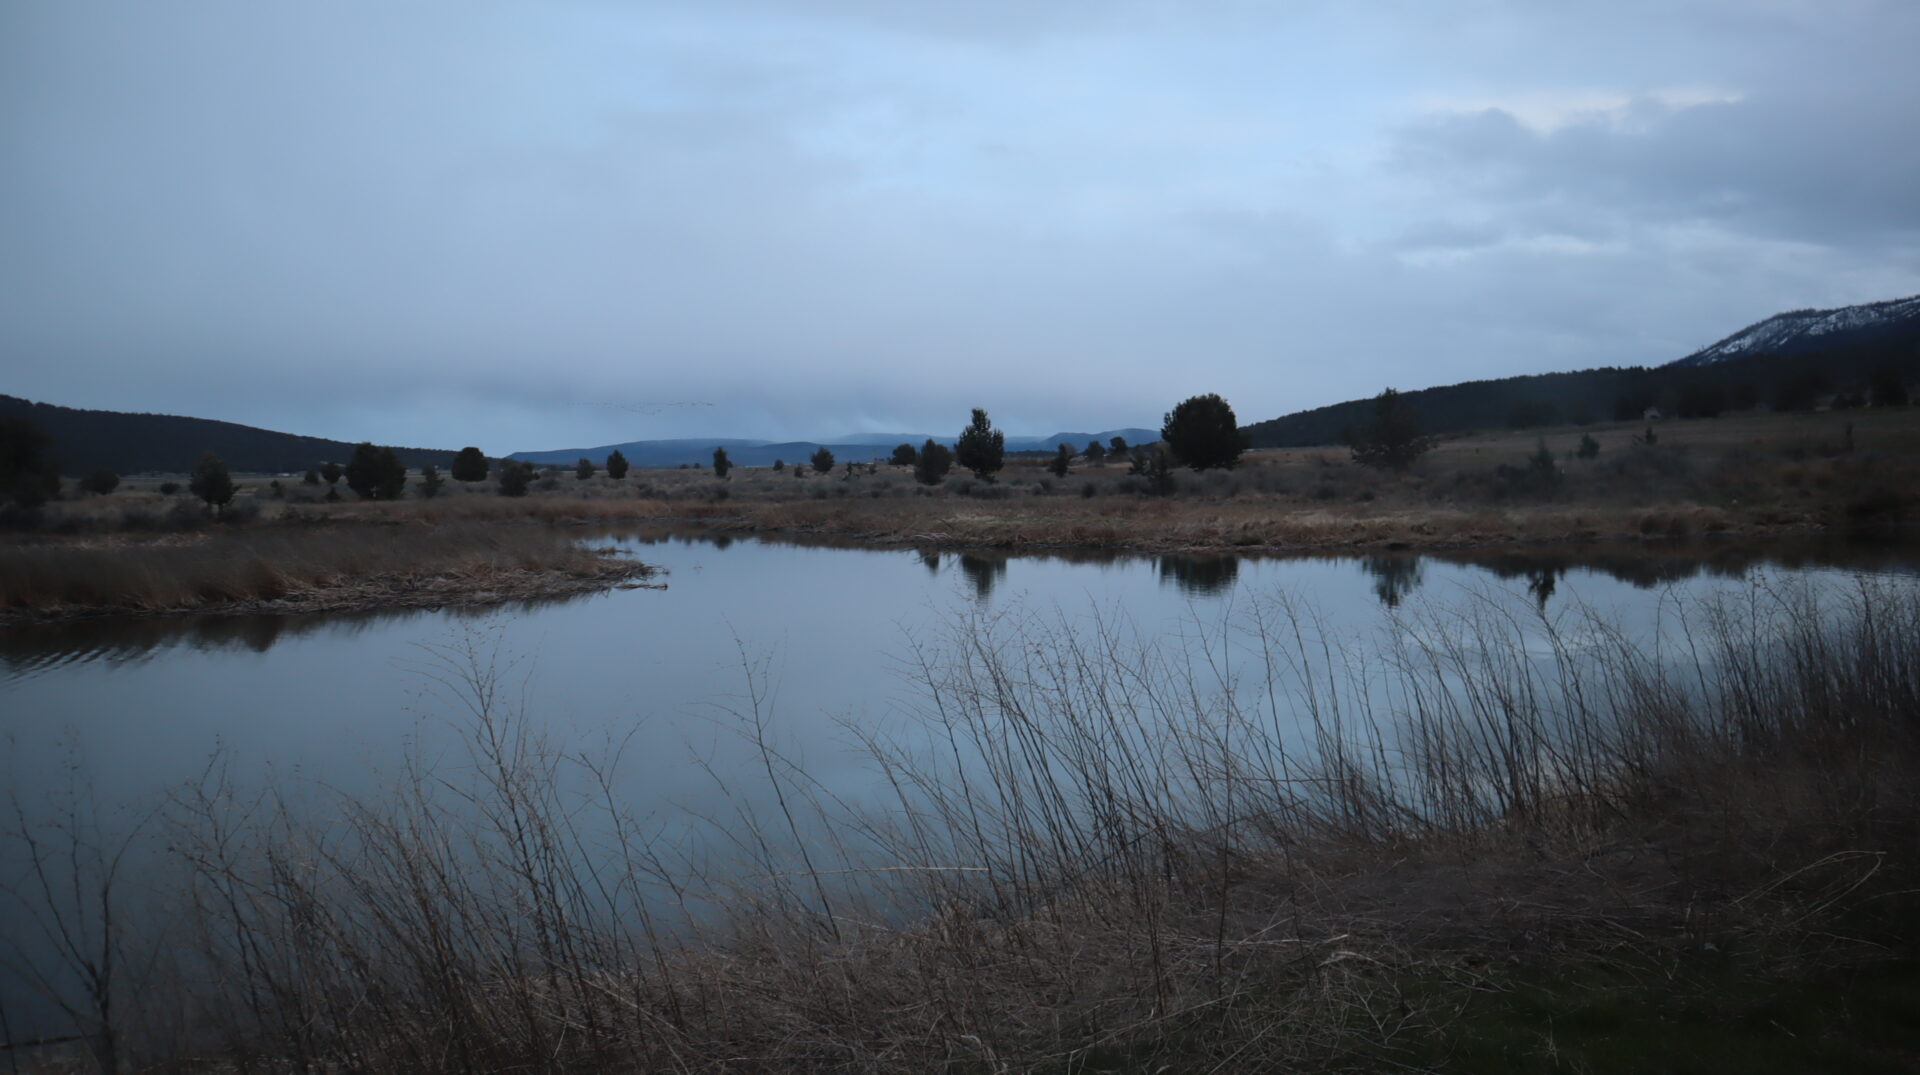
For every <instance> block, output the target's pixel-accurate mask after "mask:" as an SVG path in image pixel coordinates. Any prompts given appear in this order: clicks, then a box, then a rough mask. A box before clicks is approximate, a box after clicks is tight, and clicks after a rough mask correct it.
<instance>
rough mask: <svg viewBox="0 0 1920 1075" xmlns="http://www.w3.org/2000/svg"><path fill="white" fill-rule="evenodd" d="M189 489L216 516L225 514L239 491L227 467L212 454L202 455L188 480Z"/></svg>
mask: <svg viewBox="0 0 1920 1075" xmlns="http://www.w3.org/2000/svg"><path fill="white" fill-rule="evenodd" d="M187 488H188V489H190V490H192V492H193V495H194V496H197V497H199V498H200V499H201V500H204V501H206V502H207V507H209V508H211V509H212V510H213V513H214V514H215V515H221V514H224V513H225V512H226V508H227V505H228V504H229V503H230V502H232V500H233V494H234V493H236V492H238V491H239V488H238V487H237V486H235V485H234V484H233V478H232V476H231V475H229V474H228V473H227V465H226V464H225V463H223V462H221V461H220V457H219V456H217V455H215V454H213V453H212V452H208V453H206V454H205V455H202V456H201V457H200V461H199V462H198V463H195V464H194V465H193V476H192V477H191V478H189V479H188V480H187Z"/></svg>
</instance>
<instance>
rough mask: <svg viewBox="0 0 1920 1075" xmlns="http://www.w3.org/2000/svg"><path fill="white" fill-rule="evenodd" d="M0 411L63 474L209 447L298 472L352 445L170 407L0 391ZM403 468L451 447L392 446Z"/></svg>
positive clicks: (236, 466) (179, 468)
mask: <svg viewBox="0 0 1920 1075" xmlns="http://www.w3.org/2000/svg"><path fill="white" fill-rule="evenodd" d="M0 418H24V419H26V420H27V421H29V422H32V423H33V424H34V425H36V426H38V427H40V429H41V431H42V432H44V433H46V434H47V436H49V437H51V438H53V457H54V458H55V459H57V460H58V461H59V463H60V470H61V473H63V474H68V475H80V474H85V473H88V472H89V471H93V470H96V469H99V468H101V467H105V468H106V469H108V470H111V471H113V472H114V473H116V474H142V473H153V474H184V473H186V472H188V471H191V470H192V469H193V465H194V464H195V463H197V462H199V460H200V456H201V454H202V453H205V452H212V453H213V454H215V455H217V456H219V457H220V458H221V459H222V460H223V461H225V462H226V464H227V467H228V468H229V469H230V470H233V471H235V472H236V473H249V474H262V473H264V474H300V473H304V472H305V471H306V470H307V469H308V468H309V467H318V466H319V465H320V464H322V463H325V462H329V461H331V462H336V463H345V462H346V461H347V459H348V457H350V456H351V455H353V445H352V444H349V443H348V442H346V441H340V440H328V439H326V438H324V437H303V436H300V435H299V434H296V433H277V432H275V431H273V430H271V429H260V428H258V427H255V426H243V425H241V424H239V423H238V422H222V421H218V420H216V419H212V418H187V417H183V416H181V415H175V414H135V413H129V412H126V411H90V410H80V409H78V408H74V407H61V406H57V405H55V404H52V403H35V402H33V401H32V400H26V399H20V398H19V397H17V396H7V395H0ZM395 452H396V453H397V454H398V455H399V456H400V462H401V463H403V464H405V465H406V466H408V467H410V468H417V467H420V466H421V465H423V464H426V463H432V464H434V465H435V466H437V467H440V468H441V469H442V470H445V469H446V468H447V467H449V466H451V465H452V463H453V454H454V453H453V452H452V451H451V450H446V451H442V450H439V449H434V448H396V449H395Z"/></svg>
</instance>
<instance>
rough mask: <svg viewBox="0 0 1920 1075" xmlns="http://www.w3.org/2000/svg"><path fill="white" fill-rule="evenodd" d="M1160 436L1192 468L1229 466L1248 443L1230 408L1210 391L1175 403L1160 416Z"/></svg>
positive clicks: (1203, 468) (1236, 460)
mask: <svg viewBox="0 0 1920 1075" xmlns="http://www.w3.org/2000/svg"><path fill="white" fill-rule="evenodd" d="M1160 439H1161V440H1163V441H1166V442H1167V447H1168V448H1170V449H1172V451H1173V454H1174V455H1176V456H1178V457H1179V458H1180V461H1181V462H1183V463H1185V464H1186V465H1187V466H1189V467H1192V468H1193V469H1195V470H1211V469H1213V468H1215V467H1220V468H1229V467H1232V466H1233V465H1234V464H1235V463H1238V462H1239V461H1240V453H1241V452H1243V451H1245V450H1246V447H1247V441H1246V438H1245V437H1243V436H1241V434H1240V423H1239V421H1238V420H1237V419H1235V418H1234V415H1233V408H1232V407H1230V406H1228V405H1227V401H1226V400H1224V399H1222V398H1220V397H1219V396H1218V395H1216V394H1214V393H1211V392H1209V393H1208V394H1206V395H1204V396H1193V397H1190V398H1188V399H1184V400H1181V401H1180V402H1179V403H1177V404H1175V405H1174V408H1173V409H1172V410H1170V411H1168V412H1167V413H1166V416H1165V417H1164V418H1163V419H1162V420H1161V425H1160Z"/></svg>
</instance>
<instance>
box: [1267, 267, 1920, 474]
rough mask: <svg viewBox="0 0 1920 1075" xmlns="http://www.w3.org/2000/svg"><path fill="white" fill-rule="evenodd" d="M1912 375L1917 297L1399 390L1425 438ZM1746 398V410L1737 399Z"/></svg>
mask: <svg viewBox="0 0 1920 1075" xmlns="http://www.w3.org/2000/svg"><path fill="white" fill-rule="evenodd" d="M1882 369H1891V370H1893V371H1895V372H1896V373H1897V374H1898V375H1899V376H1900V377H1902V378H1903V379H1905V380H1907V381H1908V382H1912V381H1913V380H1914V378H1915V377H1916V375H1920V296H1913V297H1910V298H1904V299H1890V300H1887V301H1884V302H1868V303H1861V304H1859V305H1855V306H1843V307H1840V308H1838V309H1832V310H1793V311H1789V312H1787V313H1783V314H1776V315H1774V316H1773V317H1769V318H1767V319H1765V320H1763V321H1759V322H1756V323H1755V324H1752V325H1749V326H1747V327H1746V328H1744V329H1742V330H1740V331H1739V332H1736V333H1734V334H1733V335H1731V336H1728V337H1727V338H1725V339H1723V340H1721V341H1720V342H1718V343H1716V344H1714V345H1712V346H1711V347H1704V348H1702V349H1700V350H1698V351H1695V352H1694V353H1693V354H1690V355H1688V356H1686V357H1685V358H1680V359H1675V360H1674V361H1672V362H1668V363H1665V364H1664V365H1659V366H1654V367H1651V368H1649V367H1645V366H1624V367H1613V366H1607V367H1601V368H1599V369H1590V370H1573V371H1570V372H1565V373H1532V374H1520V375H1516V376H1513V377H1500V378H1494V379H1489V380H1484V381H1465V382H1461V383H1459V384H1450V385H1436V386H1434V387H1431V388H1420V389H1413V390H1409V391H1405V392H1402V393H1401V396H1402V398H1403V399H1404V400H1405V401H1406V402H1407V403H1408V404H1409V405H1411V406H1412V407H1413V409H1414V410H1415V411H1416V412H1417V413H1418V414H1419V415H1420V420H1421V423H1422V425H1423V426H1424V428H1425V429H1426V431H1427V432H1428V433H1464V432H1468V431H1471V430H1479V429H1500V428H1508V429H1523V428H1531V427H1536V426H1555V425H1564V424H1573V425H1584V424H1587V423H1589V422H1608V421H1630V420H1638V419H1639V418H1640V417H1641V416H1642V415H1643V414H1645V413H1647V411H1648V409H1649V408H1652V409H1653V410H1654V411H1657V412H1658V413H1661V414H1666V415H1677V414H1680V413H1683V412H1684V411H1685V409H1686V408H1685V406H1684V402H1685V399H1686V397H1687V396H1688V394H1689V393H1695V394H1698V393H1705V394H1706V395H1707V396H1708V397H1711V398H1716V399H1719V400H1722V401H1724V404H1725V406H1727V407H1728V408H1730V409H1734V410H1739V409H1743V408H1745V407H1749V406H1753V405H1755V404H1763V403H1764V401H1767V400H1771V399H1774V398H1776V396H1777V395H1778V394H1779V393H1780V390H1781V389H1782V388H1783V387H1784V386H1785V385H1787V384H1788V383H1789V382H1792V381H1794V380H1799V379H1805V378H1807V377H1809V376H1812V377H1814V378H1816V380H1818V381H1819V382H1821V383H1823V384H1824V385H1825V387H1824V388H1823V389H1821V390H1820V391H1821V393H1822V394H1825V393H1829V392H1831V393H1839V392H1843V391H1844V392H1848V393H1853V394H1861V395H1864V393H1865V391H1866V386H1867V383H1868V380H1869V378H1870V377H1871V376H1872V375H1873V373H1874V372H1875V371H1877V370H1882ZM1741 400H1746V401H1747V402H1740V401H1741ZM1372 420H1373V400H1372V399H1371V398H1369V399H1352V400H1347V401H1345V402H1342V403H1334V404H1330V405H1328V406H1325V407H1315V408H1313V409H1311V410H1305V411H1295V412H1294V413H1292V414H1286V415H1282V416H1280V417H1278V418H1271V419H1268V420H1266V421H1264V422H1255V423H1252V424H1251V425H1248V426H1245V427H1243V430H1242V431H1243V432H1245V433H1246V434H1247V436H1248V438H1249V440H1250V441H1251V442H1252V444H1253V446H1254V447H1256V448H1290V447H1308V446H1313V445H1323V444H1339V443H1342V442H1343V441H1344V440H1345V437H1346V434H1347V432H1348V431H1350V430H1353V429H1356V428H1359V427H1360V426H1362V425H1364V424H1366V423H1367V422H1370V421H1372Z"/></svg>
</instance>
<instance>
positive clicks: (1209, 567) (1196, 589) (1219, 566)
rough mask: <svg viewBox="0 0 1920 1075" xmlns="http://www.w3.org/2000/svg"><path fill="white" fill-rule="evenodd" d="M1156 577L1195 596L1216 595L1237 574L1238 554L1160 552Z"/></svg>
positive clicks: (1233, 581) (1226, 588)
mask: <svg viewBox="0 0 1920 1075" xmlns="http://www.w3.org/2000/svg"><path fill="white" fill-rule="evenodd" d="M1159 566H1160V581H1161V582H1162V583H1166V584H1171V585H1173V586H1176V587H1179V589H1180V592H1181V593H1184V594H1191V595H1193V596H1195V597H1217V596H1219V595H1220V594H1223V593H1226V592H1228V591H1230V590H1232V589H1233V584H1234V583H1235V582H1236V581H1237V580H1238V579H1239V578H1240V558H1239V557H1238V556H1162V557H1160V560H1159Z"/></svg>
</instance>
